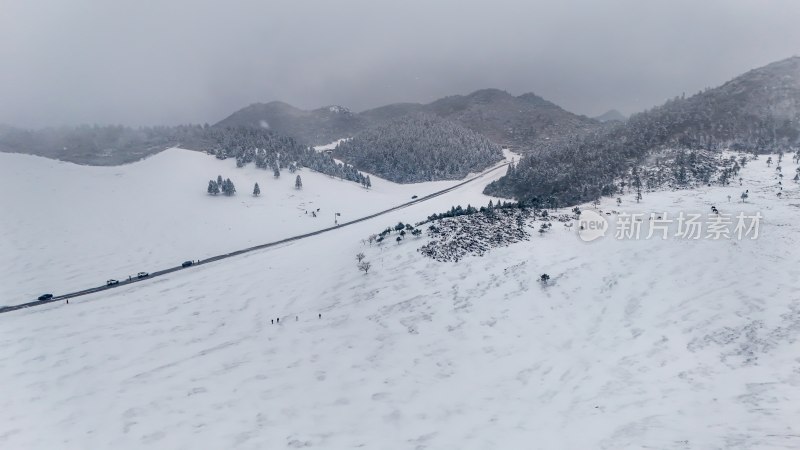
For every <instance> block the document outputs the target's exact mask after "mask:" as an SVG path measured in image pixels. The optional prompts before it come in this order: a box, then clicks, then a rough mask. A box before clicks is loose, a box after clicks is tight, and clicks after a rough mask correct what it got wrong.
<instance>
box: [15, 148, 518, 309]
mask: <svg viewBox="0 0 800 450" xmlns="http://www.w3.org/2000/svg"><path fill="white" fill-rule="evenodd" d="M507 165H508V163H503V164H500V165H498V166H495V167H492V168H491V169H488V170H486V171H484V172H482V173H481V174H480V175H476V176H474V177H472V178H469V179H467V180H464V181H462V182H461V183H458V184H456V185H453V186H451V187H449V188H447V189H442V190H441V191H437V192H434V193H433V194H429V195H426V196H423V197H420V198H417V199H414V200H412V201H410V202H407V203H403V204H400V205H397V206H395V207H392V208H389V209H385V210H383V211H380V212H377V213H375V214H371V215H369V216H364V217H361V218H358V219H355V220H351V221H349V222H344V223H341V224H339V225H336V226H333V227H329V228H323V229H321V230H317V231H312V232H311V233H306V234H301V235H298V236H292V237H289V238H286V239H281V240H279V241H274V242H269V243H267V244H261V245H256V246H253V247H248V248H244V249H241V250H236V251H233V252H230V253H225V254H223V255H217V256H212V257H210V258H206V259H201V260H200V261H198V262H195V263H194V264H193V265H191V266H189V267H183V266H175V267H170V268H168V269H162V270H157V271H155V272H150V275H149V276H147V277H144V278H132V279H130V280H120V282H119V284H114V285H111V286H107V285H102V286H97V287H92V288H89V289H84V290H82V291H76V292H70V293H68V294H62V295H54V296H53V298H50V299H47V300H34V301H32V302H27V303H21V304H19V305H14V306H4V307H0V314H2V313H7V312H11V311H16V310H18V309H23V308H31V307H33V306H39V305H46V304H48V303H53V302H59V301H65V300H67V299H70V298H75V297H81V296H83V295H88V294H94V293H95V292H101V291H107V290H109V289H116V288H120V287H122V286H127V285H129V284H133V283H140V282H143V281H147V280H150V279H152V278H156V277H160V276H162V275H167V274H170V273H173V272H177V271H179V270H188V269H191V268H192V267H195V266H199V265H202V264H209V263H213V262H216V261H220V260H223V259H228V258H232V257H234V256H238V255H242V254H245V253H249V252H253V251H256V250H261V249H265V248H269V247H274V246H276V245H281V244H285V243H287V242H292V241H297V240H300V239H305V238H308V237H311V236H316V235H318V234H322V233H327V232H329V231H333V230H337V229H339V228H342V227H346V226H348V225H353V224H356V223H359V222H364V221H366V220H370V219H373V218H375V217H378V216H382V215H384V214H388V213H390V212H392V211H397V210H398V209H403V208H408V207H409V206H412V205H416V204H417V203H422V202H424V201H427V200H430V199H432V198H434V197H438V196H440V195H444V194H446V193H448V192H450V191H453V190H455V189H458V188H460V187H461V186H464V185H465V184H468V183H471V182H473V181H475V180H477V179H479V178H482V177H484V176H485V175H487V174H489V173H492V172H494V171H495V170H498V169H500V168H503V167H505V166H507Z"/></svg>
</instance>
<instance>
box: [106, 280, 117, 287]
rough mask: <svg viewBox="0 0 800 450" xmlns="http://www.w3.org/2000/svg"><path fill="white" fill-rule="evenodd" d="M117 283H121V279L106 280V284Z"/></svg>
mask: <svg viewBox="0 0 800 450" xmlns="http://www.w3.org/2000/svg"><path fill="white" fill-rule="evenodd" d="M115 284H119V280H108V281H106V286H114V285H115Z"/></svg>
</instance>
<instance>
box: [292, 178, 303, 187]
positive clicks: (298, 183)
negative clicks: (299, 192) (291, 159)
mask: <svg viewBox="0 0 800 450" xmlns="http://www.w3.org/2000/svg"><path fill="white" fill-rule="evenodd" d="M294 188H295V189H302V188H303V181H302V180H301V179H300V175H298V176H297V178H295V180H294Z"/></svg>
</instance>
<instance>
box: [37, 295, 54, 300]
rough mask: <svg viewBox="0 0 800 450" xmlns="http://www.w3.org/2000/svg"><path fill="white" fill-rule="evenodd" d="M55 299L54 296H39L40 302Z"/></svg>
mask: <svg viewBox="0 0 800 450" xmlns="http://www.w3.org/2000/svg"><path fill="white" fill-rule="evenodd" d="M51 298H53V294H42V295H40V296H39V300H50V299H51Z"/></svg>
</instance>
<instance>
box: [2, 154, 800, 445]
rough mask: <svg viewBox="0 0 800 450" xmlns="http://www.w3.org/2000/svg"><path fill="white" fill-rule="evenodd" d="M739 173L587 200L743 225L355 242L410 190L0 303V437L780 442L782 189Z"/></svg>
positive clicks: (787, 429) (792, 405)
mask: <svg viewBox="0 0 800 450" xmlns="http://www.w3.org/2000/svg"><path fill="white" fill-rule="evenodd" d="M3 166H4V165H1V164H0V167H3ZM795 167H796V165H794V164H790V163H789V162H788V161H785V162H784V173H790V172H791V173H793V171H794V170H795ZM67 170H68V169H67ZM207 171H211V172H212V173H210V174H209V175H207V176H206V178H208V177H210V176H211V175H214V174H215V173H216V172H217V171H218V170H216V169H214V170H212V169H210V168H209V169H208V170H207ZM228 172H229V173H231V175H233V174H235V173H236V172H234V170H233V168H231V169H230V170H228ZM223 175H225V174H223ZM741 175H742V177H743V178H744V186H743V187H741V188H740V187H739V186H736V187H729V188H720V187H714V188H703V189H699V190H695V191H677V192H662V193H651V194H646V195H645V198H644V200H643V201H642V203H640V204H636V203H635V200H634V199H633V195H626V196H624V197H623V198H622V200H623V203H622V205H621V206H617V205H616V204H613V202H612V200H611V199H609V200H608V201H607V202H606V204H604V205H601V206H600V209H602V210H605V211H608V210H610V209H615V210H622V211H629V212H639V211H641V212H656V213H662V212H665V211H666V212H669V213H675V214H677V213H678V212H679V211H684V212H700V213H706V212H707V211H708V210H709V208H710V206H711V205H715V206H717V207H718V208H719V209H720V210H721V212H723V213H736V212H738V211H739V210H743V211H745V212H747V213H754V212H756V211H758V212H761V214H762V215H763V219H762V221H761V224H760V230H759V232H760V235H759V238H758V239H757V240H749V239H746V240H741V241H740V240H736V239H732V240H705V239H701V240H697V241H687V240H679V239H668V240H665V241H662V240H639V241H618V240H615V239H613V238H612V237H606V238H602V239H599V240H597V241H594V242H592V243H585V242H582V241H581V240H579V239H578V238H577V236H576V235H575V233H574V232H569V231H567V229H566V228H565V227H562V226H561V225H560V224H555V225H553V228H552V230H551V231H550V232H548V233H545V234H544V235H543V236H538V235H536V234H537V233H533V234H534V235H535V236H534V237H533V238H532V239H531V240H530V241H526V242H521V243H517V244H514V245H511V246H509V247H505V248H498V249H494V250H492V251H491V252H489V253H487V254H486V255H485V256H483V257H467V258H465V259H462V260H461V261H459V262H458V263H441V262H436V261H433V260H430V259H425V258H423V257H422V256H420V254H419V253H418V252H417V251H416V249H417V248H419V247H420V246H421V245H422V244H423V243H424V242H426V239H427V238H426V237H423V238H420V239H419V240H415V239H413V238H409V239H407V240H405V241H404V242H402V243H401V244H399V245H397V244H394V243H390V244H386V245H384V246H382V247H378V246H369V245H365V244H363V243H361V239H363V238H364V237H366V236H367V235H369V234H370V233H373V232H377V231H380V230H381V229H383V228H384V227H385V226H386V225H391V224H393V223H395V222H397V221H398V220H403V221H415V220H419V219H421V218H423V217H424V216H426V215H428V214H429V213H431V212H435V211H437V210H439V211H441V210H444V208H442V207H440V206H441V205H428V206H425V207H423V205H419V206H415V207H414V208H410V209H407V210H402V211H398V212H396V213H393V214H392V215H390V216H387V217H383V218H379V219H376V220H375V221H370V222H366V223H361V224H357V225H354V226H351V227H347V228H343V229H340V230H335V231H333V232H331V233H329V234H325V235H321V236H317V237H314V238H310V239H307V240H303V241H298V242H294V243H292V244H289V245H285V246H283V247H280V248H273V249H270V250H265V251H262V252H256V253H251V254H247V255H245V256H242V257H240V258H237V259H234V260H232V261H230V262H224V263H221V264H212V265H207V266H201V267H198V268H195V269H192V270H189V271H184V272H181V273H176V274H173V275H169V276H165V277H163V278H160V279H156V280H153V281H152V282H148V283H140V284H138V285H134V286H130V287H124V288H120V289H117V290H114V291H111V292H108V293H102V294H97V295H91V296H87V297H83V298H81V299H76V300H74V301H73V302H71V303H70V304H69V305H64V304H52V305H48V306H44V307H40V308H33V309H28V310H22V311H16V312H13V313H8V314H3V315H2V316H0V386H2V387H3V391H2V392H3V393H2V395H0V448H14V449H17V448H20V449H21V448H25V449H52V448H59V449H87V448H117V449H128V448H131V449H133V448H136V449H141V448H154V449H155V448H158V449H162V448H165V449H166V448H168V449H195V448H241V449H263V448H299V447H308V448H324V449H351V448H370V449H373V448H391V449H400V448H410V449H422V448H428V449H471V448H476V449H477V448H480V449H497V448H509V449H511V448H513V449H516V448H525V449H531V448H542V449H554V448H564V449H584V448H607V449H623V448H636V449H638V448H658V449H708V448H798V447H800V430H798V423H800V409H799V408H798V405H800V371H798V363H800V360H798V349H799V348H800V347H798V341H797V339H798V336H799V335H800V296H799V295H798V292H800V267H798V265H797V262H798V258H797V253H796V252H797V250H796V249H797V247H798V237H797V236H798V235H799V234H798V232H799V231H800V229H798V223H797V218H798V207H800V206H799V205H800V192H799V190H798V186H797V185H796V184H794V183H792V182H786V183H785V188H784V193H783V198H782V199H778V198H777V197H776V196H775V193H776V192H777V188H776V186H775V185H776V183H777V181H776V179H775V176H774V168H767V167H766V165H765V163H764V158H763V157H762V159H761V160H759V161H754V162H752V163H751V164H749V165H748V166H747V167H745V168H744V169H743V170H742V173H741ZM303 176H304V177H305V176H306V174H305V173H304V174H303ZM237 178H239V177H238V176H237ZM309 180H310V178H309ZM265 184H266V182H265ZM281 184H283V182H282V183H281ZM311 184H312V183H309V185H311ZM237 185H238V183H237ZM268 186H270V185H268ZM356 188H357V186H356ZM273 189H277V188H273ZM480 189H481V186H480V185H478V186H475V187H469V188H466V187H465V188H464V189H463V190H458V191H455V192H453V193H451V194H448V195H446V196H443V197H442V198H440V199H437V202H441V203H442V204H448V206H449V204H455V203H461V204H462V205H463V204H465V203H467V202H468V201H472V202H473V204H475V203H479V202H478V201H477V200H478V199H480V198H481V197H480V194H479V192H480ZM742 189H749V191H750V198H749V199H748V203H745V204H741V203H736V199H737V198H738V195H739V193H740V192H741V190H742ZM269 190H270V188H267V189H264V191H269ZM375 192H376V193H371V194H370V195H378V194H377V192H378V191H377V190H376V191H375ZM409 192H410V191H409ZM406 194H408V192H406ZM319 195H324V194H323V193H320V194H319ZM728 195H731V196H732V197H733V200H732V201H731V203H728V200H727V196H728ZM143 197H145V196H143ZM148 197H149V196H148ZM145 198H147V197H145ZM142 200H143V201H144V198H143V199H142ZM206 200H208V202H212V201H213V202H214V203H220V202H226V201H228V200H229V199H206V198H205V197H202V198H201V199H200V200H198V202H199V201H206ZM6 201H7V200H6ZM233 201H234V202H237V203H238V202H240V201H244V199H243V198H241V197H240V198H237V199H234V200H233ZM249 202H250V201H249V200H248V203H249ZM481 203H482V202H481ZM326 209H330V207H328V208H326ZM300 214H302V211H301V212H300ZM254 217H255V216H254ZM270 217H272V218H275V219H277V215H271V216H270ZM265 220H266V219H265ZM141 222H145V219H144V218H143V219H142V220H141ZM534 225H536V224H534ZM141 226H145V225H141ZM178 229H181V228H180V227H179V228H178ZM532 231H535V229H532ZM212 240H213V239H212ZM201 243H203V245H201ZM196 248H197V249H198V250H199V249H204V248H205V243H204V241H203V240H198V241H197V244H196ZM154 251H155V249H154ZM359 251H363V252H364V253H365V254H366V256H367V259H368V260H369V261H371V262H372V263H373V269H372V270H371V271H370V273H369V274H367V275H364V274H363V273H360V272H358V271H357V270H356V267H355V259H354V255H355V254H356V253H357V252H359ZM142 253H143V252H140V253H139V255H131V256H130V258H131V260H135V259H136V258H137V257H141V254H142ZM144 253H146V252H144ZM55 272H57V271H55V270H54V273H55ZM543 272H546V273H548V274H550V276H551V277H552V279H551V281H550V283H549V285H548V286H542V285H540V284H539V283H537V281H536V278H538V277H539V275H540V274H541V273H543ZM320 314H321V318H320V316H319V315H320ZM277 318H280V324H274V323H271V322H272V321H273V320H274V319H277Z"/></svg>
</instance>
